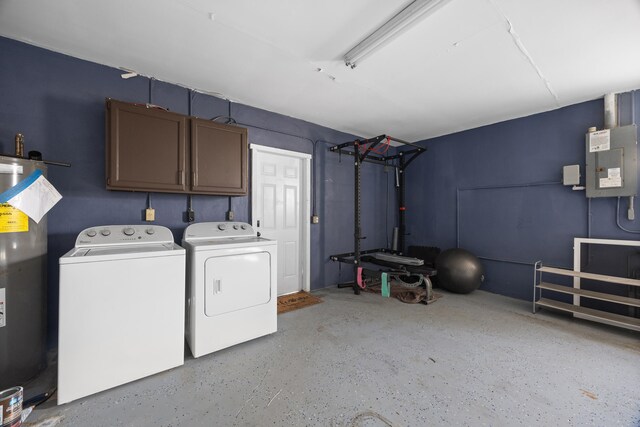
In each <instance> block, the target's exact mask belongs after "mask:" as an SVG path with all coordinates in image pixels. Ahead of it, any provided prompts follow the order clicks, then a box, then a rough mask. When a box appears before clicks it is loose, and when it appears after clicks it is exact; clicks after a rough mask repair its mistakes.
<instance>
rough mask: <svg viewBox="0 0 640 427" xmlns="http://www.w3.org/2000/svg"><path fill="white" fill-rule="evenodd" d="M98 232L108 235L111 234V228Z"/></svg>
mask: <svg viewBox="0 0 640 427" xmlns="http://www.w3.org/2000/svg"><path fill="white" fill-rule="evenodd" d="M100 234H102V235H103V236H105V237H106V236H109V235H110V234H111V230H109V229H108V228H105V229H104V230H102V231H100Z"/></svg>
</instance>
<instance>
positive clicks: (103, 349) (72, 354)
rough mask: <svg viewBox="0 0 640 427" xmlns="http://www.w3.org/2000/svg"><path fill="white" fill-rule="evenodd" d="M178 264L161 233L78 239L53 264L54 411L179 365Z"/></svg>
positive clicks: (129, 231)
mask: <svg viewBox="0 0 640 427" xmlns="http://www.w3.org/2000/svg"><path fill="white" fill-rule="evenodd" d="M185 259H186V258H185V250H184V249H183V248H181V247H180V246H178V245H176V244H175V243H174V241H173V235H172V234H171V231H170V230H169V229H168V228H166V227H161V226H157V225H129V226H126V225H125V226H119V225H109V226H103V227H92V228H88V229H86V230H83V231H82V232H81V233H80V234H79V235H78V238H77V239H76V243H75V248H74V249H72V250H71V251H69V252H68V253H67V254H65V255H63V256H62V257H61V258H60V318H59V341H58V404H62V403H66V402H70V401H72V400H75V399H78V398H81V397H84V396H88V395H90V394H93V393H97V392H99V391H103V390H107V389H110V388H112V387H116V386H118V385H121V384H125V383H128V382H131V381H134V380H137V379H139V378H143V377H146V376H149V375H152V374H155V373H157V372H161V371H164V370H167V369H170V368H173V367H176V366H179V365H182V364H183V363H184V298H185V273H186V272H185V262H186V261H185Z"/></svg>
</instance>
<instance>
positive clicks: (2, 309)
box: [0, 156, 47, 390]
mask: <svg viewBox="0 0 640 427" xmlns="http://www.w3.org/2000/svg"><path fill="white" fill-rule="evenodd" d="M36 169H40V170H41V171H42V174H43V175H46V166H45V164H44V163H43V162H41V161H35V160H27V159H22V158H14V157H9V156H0V193H2V192H5V191H7V190H8V189H10V188H11V187H13V186H14V185H16V184H17V183H18V182H20V181H22V180H23V179H25V178H26V177H27V176H29V175H30V174H31V173H32V172H34V171H35V170H36ZM46 258H47V218H46V216H45V217H44V218H42V219H41V220H40V222H39V223H36V222H35V221H33V220H32V219H31V218H29V217H28V216H27V215H25V214H24V213H23V212H21V211H20V210H18V209H15V208H14V207H12V206H11V205H9V204H7V203H4V204H0V390H3V389H5V388H9V387H11V386H16V385H22V384H24V383H25V382H26V381H27V380H29V379H30V378H32V377H34V376H36V375H37V374H38V373H39V372H40V371H41V370H42V369H43V368H44V367H45V366H46V262H47V259H46Z"/></svg>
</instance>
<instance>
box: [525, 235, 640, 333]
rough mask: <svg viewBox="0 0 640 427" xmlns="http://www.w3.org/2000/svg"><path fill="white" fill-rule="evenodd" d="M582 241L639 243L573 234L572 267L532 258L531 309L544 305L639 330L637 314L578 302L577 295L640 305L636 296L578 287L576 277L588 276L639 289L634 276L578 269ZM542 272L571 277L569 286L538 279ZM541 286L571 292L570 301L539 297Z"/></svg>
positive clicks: (578, 281) (579, 298)
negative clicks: (621, 312) (611, 310)
mask: <svg viewBox="0 0 640 427" xmlns="http://www.w3.org/2000/svg"><path fill="white" fill-rule="evenodd" d="M583 243H587V244H607V245H620V246H638V247H640V242H638V241H628V240H607V239H582V238H576V239H574V269H573V270H567V269H563V268H555V267H546V266H543V265H542V261H538V262H536V263H535V266H534V273H533V312H534V313H536V312H537V309H538V308H539V307H547V308H552V309H556V310H560V311H565V312H569V313H572V314H573V316H574V317H578V318H581V319H586V320H592V321H595V322H600V323H606V324H609V325H614V326H619V327H622V328H626V329H631V330H634V331H640V319H639V318H637V317H632V316H625V315H622V314H615V313H610V312H607V311H603V310H596V309H593V308H588V307H583V306H582V305H581V304H580V301H581V298H589V299H596V300H600V301H607V302H612V303H616V304H621V305H624V306H627V307H637V308H640V298H635V297H626V296H621V295H615V294H610V293H607V292H596V291H590V290H586V289H582V288H581V286H580V279H588V280H596V281H600V282H606V283H611V284H613V285H614V286H619V285H622V286H634V287H638V288H639V289H640V280H637V279H630V278H626V277H616V276H608V275H604V274H594V273H585V272H582V271H580V246H581V244H583ZM543 273H544V274H550V275H559V276H569V277H573V286H572V287H571V286H564V285H558V284H555V283H549V282H545V281H543V280H542V275H543ZM543 290H546V291H551V292H555V293H563V294H569V295H573V304H568V303H565V302H561V301H557V300H554V299H552V298H543V297H542V291H543Z"/></svg>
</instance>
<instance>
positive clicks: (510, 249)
mask: <svg viewBox="0 0 640 427" xmlns="http://www.w3.org/2000/svg"><path fill="white" fill-rule="evenodd" d="M631 101H632V95H631V94H630V93H628V94H624V95H623V96H621V99H620V124H621V125H625V124H630V123H632V117H631V116H632V112H634V113H635V115H636V117H635V121H636V122H637V121H638V119H639V118H640V117H639V116H638V115H639V112H640V97H638V96H635V99H634V100H633V101H634V102H635V108H632V107H631ZM603 121H604V108H603V101H602V100H594V101H589V102H585V103H581V104H577V105H573V106H569V107H566V108H561V109H558V110H555V111H550V112H546V113H541V114H536V115H533V116H529V117H524V118H520V119H516V120H510V121H507V122H502V123H498V124H494V125H491V126H485V127H481V128H478V129H473V130H469V131H465V132H459V133H455V134H451V135H446V136H443V137H439V138H434V139H430V140H426V141H423V142H421V143H422V144H424V145H425V146H426V147H428V152H427V154H425V155H423V156H422V157H420V158H419V159H418V160H416V163H417V164H416V165H415V166H413V165H412V166H411V167H410V168H409V169H408V171H407V181H408V183H409V184H408V188H407V189H408V192H407V194H408V196H407V199H408V200H407V206H408V207H409V210H408V211H407V222H408V232H410V233H411V235H410V236H409V237H408V241H409V243H413V244H426V245H434V246H439V247H441V248H443V249H446V248H451V247H456V245H457V244H458V243H459V246H460V247H462V248H465V249H468V250H470V251H472V252H473V253H475V254H476V255H478V256H481V257H485V258H491V259H493V260H487V259H485V260H483V261H482V262H483V265H484V267H485V270H486V281H485V282H484V284H483V286H482V288H483V289H486V290H488V291H491V292H495V293H499V294H503V295H508V296H513V297H516V298H522V299H530V298H531V295H532V280H533V274H532V273H533V269H532V266H530V265H525V264H520V263H533V262H535V261H536V260H543V261H544V262H545V264H547V265H555V266H561V267H568V268H572V267H573V238H574V237H587V233H588V223H587V199H586V197H585V194H584V191H572V190H571V188H570V187H564V186H563V185H561V184H560V183H559V182H560V181H561V180H562V167H563V166H564V165H571V164H579V165H580V167H581V173H582V174H583V178H582V182H584V164H585V148H584V146H585V142H584V138H585V136H584V135H585V133H586V131H587V129H588V128H589V127H590V126H597V127H598V128H599V129H601V128H602V127H603ZM538 184H542V185H538ZM482 187H487V188H482ZM503 187H504V188H503ZM622 206H623V208H622V209H621V210H622V212H621V223H622V224H623V226H626V227H627V228H631V229H640V220H638V221H635V222H628V221H627V220H626V217H625V213H626V206H627V199H623V200H622ZM638 208H639V206H638V204H637V203H636V210H637V209H638ZM615 209H616V200H615V199H614V198H599V199H593V200H592V220H591V226H592V231H591V237H598V238H613V239H630V240H634V239H637V238H638V237H639V236H638V235H637V234H635V235H634V234H629V233H626V232H624V231H622V230H620V229H618V228H617V226H616V223H615ZM497 260H500V261H497ZM508 261H515V262H508ZM609 274H611V273H609ZM618 274H626V272H618Z"/></svg>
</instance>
